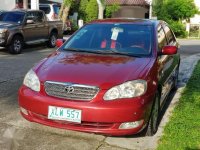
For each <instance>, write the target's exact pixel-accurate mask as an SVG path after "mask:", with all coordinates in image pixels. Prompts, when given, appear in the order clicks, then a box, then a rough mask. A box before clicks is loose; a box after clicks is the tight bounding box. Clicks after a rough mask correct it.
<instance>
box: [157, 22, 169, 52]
mask: <svg viewBox="0 0 200 150" xmlns="http://www.w3.org/2000/svg"><path fill="white" fill-rule="evenodd" d="M157 34H158V35H157V38H158V51H161V50H162V48H163V47H164V46H166V45H167V38H166V35H165V32H164V29H163V28H162V26H159V27H158V31H157Z"/></svg>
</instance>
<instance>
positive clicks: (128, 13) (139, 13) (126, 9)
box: [112, 6, 148, 18]
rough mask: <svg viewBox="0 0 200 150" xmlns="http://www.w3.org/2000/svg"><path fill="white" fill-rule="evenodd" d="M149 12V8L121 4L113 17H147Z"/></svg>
mask: <svg viewBox="0 0 200 150" xmlns="http://www.w3.org/2000/svg"><path fill="white" fill-rule="evenodd" d="M147 12H148V9H147V8H143V7H139V6H121V7H120V9H119V10H118V11H117V12H115V13H114V14H113V16H112V17H130V18H145V13H147Z"/></svg>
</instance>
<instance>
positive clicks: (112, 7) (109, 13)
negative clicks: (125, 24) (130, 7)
mask: <svg viewBox="0 0 200 150" xmlns="http://www.w3.org/2000/svg"><path fill="white" fill-rule="evenodd" d="M119 9H120V6H119V4H113V5H109V6H106V13H105V16H106V18H110V17H112V14H113V13H114V12H117V11H118V10H119Z"/></svg>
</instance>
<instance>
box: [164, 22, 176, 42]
mask: <svg viewBox="0 0 200 150" xmlns="http://www.w3.org/2000/svg"><path fill="white" fill-rule="evenodd" d="M164 30H165V33H166V36H167V39H168V43H169V45H172V44H173V43H174V42H176V40H175V37H174V34H173V33H172V31H171V29H170V28H169V27H168V26H166V25H165V26H164Z"/></svg>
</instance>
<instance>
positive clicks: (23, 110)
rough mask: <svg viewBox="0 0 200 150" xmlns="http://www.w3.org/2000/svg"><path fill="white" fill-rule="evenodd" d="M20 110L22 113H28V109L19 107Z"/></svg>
mask: <svg viewBox="0 0 200 150" xmlns="http://www.w3.org/2000/svg"><path fill="white" fill-rule="evenodd" d="M20 110H21V112H22V113H23V114H25V115H28V111H27V110H26V109H24V108H22V107H20Z"/></svg>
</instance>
